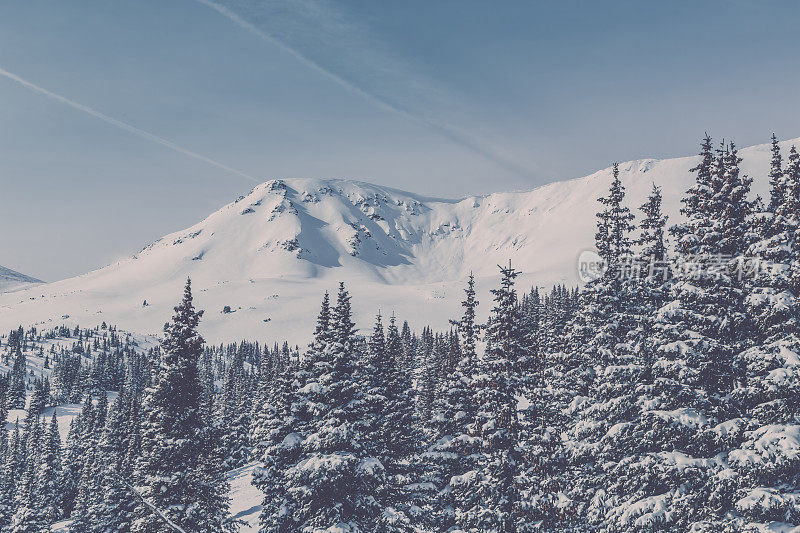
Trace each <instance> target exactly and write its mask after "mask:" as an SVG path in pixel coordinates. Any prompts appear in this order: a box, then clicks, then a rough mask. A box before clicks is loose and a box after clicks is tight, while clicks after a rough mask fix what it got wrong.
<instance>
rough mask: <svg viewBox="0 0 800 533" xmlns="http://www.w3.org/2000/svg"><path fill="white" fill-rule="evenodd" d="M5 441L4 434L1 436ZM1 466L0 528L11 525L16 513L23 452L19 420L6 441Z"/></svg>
mask: <svg viewBox="0 0 800 533" xmlns="http://www.w3.org/2000/svg"><path fill="white" fill-rule="evenodd" d="M2 437H3V439H4V440H6V435H5V433H4V434H3V435H2ZM6 442H7V444H6V445H5V452H4V456H3V465H2V470H1V471H0V473H1V474H2V476H0V528H6V527H9V526H10V525H11V520H12V518H13V516H14V511H16V504H15V499H16V494H17V488H18V486H19V482H20V473H21V472H22V469H23V456H24V450H23V448H22V446H23V444H22V441H21V437H20V433H19V420H17V422H16V423H15V424H14V429H12V430H11V432H10V434H9V435H8V438H7V440H6Z"/></svg>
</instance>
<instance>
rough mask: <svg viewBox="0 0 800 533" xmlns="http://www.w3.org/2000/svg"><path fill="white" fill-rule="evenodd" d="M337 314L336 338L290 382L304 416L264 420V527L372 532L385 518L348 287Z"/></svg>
mask: <svg viewBox="0 0 800 533" xmlns="http://www.w3.org/2000/svg"><path fill="white" fill-rule="evenodd" d="M331 319H332V320H331V323H330V326H329V328H330V337H329V339H330V340H329V341H328V342H327V343H326V344H325V346H324V347H322V349H321V350H320V349H319V348H318V347H315V348H314V349H312V351H311V352H310V353H309V354H307V356H306V359H305V361H304V362H303V374H302V381H300V380H293V381H296V382H292V383H287V384H286V385H287V386H288V387H289V390H287V391H286V392H285V394H286V395H287V396H288V397H287V398H286V399H285V405H287V406H289V407H290V409H291V410H292V411H293V412H295V413H296V414H294V415H293V416H292V417H285V418H282V419H278V420H274V419H272V420H271V421H270V418H272V417H269V418H268V419H267V420H262V421H260V423H259V426H260V427H261V431H259V434H260V435H259V439H258V442H259V444H257V447H256V449H257V450H265V453H264V456H263V459H264V462H265V466H264V468H263V469H262V470H261V471H259V474H258V476H257V477H256V479H255V480H254V482H255V483H256V484H257V486H259V488H260V489H261V490H262V491H263V492H264V494H265V499H264V509H263V511H262V514H261V517H260V523H261V526H260V530H261V531H264V532H267V531H304V530H307V531H319V530H323V531H324V530H332V529H336V530H341V531H362V530H366V531H370V530H373V528H374V527H375V523H376V519H377V517H378V516H379V515H380V511H381V509H380V505H379V503H378V502H377V501H376V500H375V494H376V493H377V494H380V493H382V492H383V491H382V487H381V486H382V485H383V483H384V467H383V465H382V464H381V462H380V461H379V460H378V459H377V458H375V457H374V456H372V455H371V454H370V451H369V450H370V447H371V446H370V443H369V440H370V435H369V434H368V431H369V428H368V425H367V424H365V420H364V418H363V415H364V408H363V407H364V405H365V394H364V392H363V390H362V387H361V386H360V384H359V383H358V382H357V381H356V380H357V378H358V376H357V373H356V357H355V356H356V342H355V341H356V339H355V337H354V333H355V325H354V323H353V321H352V316H351V307H350V295H349V294H348V292H347V290H346V289H345V287H344V284H340V286H339V293H338V295H337V303H336V307H335V308H334V309H333V312H332V314H331ZM298 377H300V376H298ZM274 408H275V407H274V404H273V405H270V406H267V409H269V411H273V410H274Z"/></svg>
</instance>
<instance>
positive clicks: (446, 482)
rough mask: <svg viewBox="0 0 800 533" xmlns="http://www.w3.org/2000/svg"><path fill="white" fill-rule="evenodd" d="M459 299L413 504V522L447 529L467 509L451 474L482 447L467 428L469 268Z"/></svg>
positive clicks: (470, 466)
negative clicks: (449, 366) (454, 349)
mask: <svg viewBox="0 0 800 533" xmlns="http://www.w3.org/2000/svg"><path fill="white" fill-rule="evenodd" d="M464 292H465V296H466V297H465V299H464V300H463V301H462V302H461V306H462V307H463V308H464V313H463V315H462V317H461V320H460V321H458V322H456V324H457V325H458V327H459V330H460V331H461V332H462V343H463V344H462V346H463V349H462V350H461V351H460V356H461V357H460V359H459V360H458V361H457V362H456V364H455V368H454V369H453V370H452V372H450V373H448V374H447V375H446V377H445V379H444V380H443V382H442V388H441V390H440V391H439V393H438V394H437V395H436V399H435V400H434V402H433V405H432V409H431V412H432V415H431V420H430V422H429V424H428V427H429V428H430V431H431V437H430V439H429V441H430V445H429V446H428V447H427V449H426V450H424V451H423V453H422V454H421V456H420V460H419V462H420V463H421V464H422V466H423V467H422V468H419V469H418V471H417V472H416V475H417V476H418V479H417V485H416V486H417V491H416V494H415V496H416V504H417V506H418V507H419V508H420V513H419V520H418V521H419V523H420V524H422V525H423V527H424V529H425V530H426V531H450V530H451V529H453V528H459V527H460V526H461V524H459V523H457V521H456V516H457V515H459V516H463V515H464V514H465V513H466V512H467V511H468V509H467V508H464V507H463V506H460V505H459V504H460V503H461V502H460V501H455V500H454V498H453V491H452V488H451V480H453V479H455V480H456V482H459V481H461V480H462V479H464V478H463V477H462V476H465V475H470V473H474V472H475V471H476V469H477V468H478V459H479V457H480V456H481V454H482V453H483V449H482V445H483V441H482V440H481V439H480V438H479V437H477V436H475V435H473V434H472V433H471V432H473V431H474V429H475V423H476V419H475V417H476V412H477V405H476V398H475V391H474V389H473V386H472V385H473V379H474V377H475V374H476V364H477V354H476V352H475V343H476V341H477V325H476V323H475V314H476V308H477V306H478V301H477V299H476V298H475V278H474V276H473V275H472V274H471V273H470V276H469V278H468V280H467V287H466V289H465V290H464Z"/></svg>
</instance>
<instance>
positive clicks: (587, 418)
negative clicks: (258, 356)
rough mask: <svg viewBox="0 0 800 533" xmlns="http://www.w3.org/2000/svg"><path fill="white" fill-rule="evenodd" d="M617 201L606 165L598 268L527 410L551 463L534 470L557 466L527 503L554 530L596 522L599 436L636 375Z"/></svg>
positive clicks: (620, 408) (626, 238)
mask: <svg viewBox="0 0 800 533" xmlns="http://www.w3.org/2000/svg"><path fill="white" fill-rule="evenodd" d="M624 200H625V187H624V186H623V185H622V182H621V180H620V177H619V167H618V165H617V164H614V166H613V167H612V180H611V185H610V187H609V192H608V196H606V197H601V198H599V199H598V201H599V202H600V203H601V204H602V205H603V206H604V209H603V210H602V211H600V212H598V213H597V228H598V231H597V233H596V234H595V246H596V248H597V250H598V253H599V255H600V257H601V258H602V260H603V263H604V266H605V268H604V270H603V271H602V274H601V275H600V277H598V278H596V279H592V280H589V281H588V282H587V283H586V285H585V286H584V287H583V288H582V290H581V293H580V296H579V300H578V308H577V310H576V312H575V315H574V316H573V318H572V320H571V321H570V323H569V324H568V326H567V327H566V328H565V340H564V342H563V351H558V352H555V353H553V354H552V355H551V356H550V358H549V360H548V361H547V365H546V368H545V369H544V383H547V386H546V387H542V388H541V389H540V392H539V396H541V397H540V398H534V403H533V411H534V412H538V413H541V414H538V415H537V416H542V417H545V421H544V422H543V423H541V424H539V426H540V429H539V431H543V432H544V433H543V434H542V435H540V436H539V435H537V434H536V433H534V434H533V435H532V438H533V439H534V444H535V445H536V446H538V447H540V448H551V450H550V451H551V452H552V453H554V458H553V460H552V461H545V462H544V464H538V465H536V468H538V469H539V470H544V471H555V469H559V468H560V469H561V470H562V471H561V473H560V474H559V475H557V476H556V477H557V478H558V482H557V483H554V484H553V488H554V490H555V491H556V492H555V493H553V492H550V493H539V494H538V496H537V498H539V499H540V500H541V502H542V503H541V504H540V505H538V506H535V508H536V507H538V516H540V517H541V516H542V515H543V512H542V511H543V510H544V511H546V510H547V507H548V506H550V507H551V508H552V509H553V511H554V512H553V513H552V514H551V515H550V516H547V515H544V519H545V520H546V521H548V520H549V522H548V523H550V524H551V525H552V524H553V520H554V519H559V520H561V523H560V525H559V527H567V526H570V527H571V526H572V525H576V524H575V522H586V521H587V520H589V521H591V522H592V523H596V521H597V520H598V517H597V516H596V512H595V511H592V510H591V509H592V507H593V503H592V498H594V497H595V496H596V493H597V490H598V488H599V487H601V486H602V483H603V481H602V480H603V479H604V476H605V472H604V470H603V468H602V466H603V465H602V462H601V460H600V458H599V457H598V452H599V449H600V447H601V441H602V439H603V438H604V435H605V434H606V432H607V430H608V429H609V428H610V427H611V426H613V425H614V424H616V423H618V422H620V421H621V420H624V419H625V418H626V417H627V416H628V409H630V402H631V395H632V394H634V391H633V389H632V388H631V383H632V382H635V380H636V379H637V378H638V376H639V374H640V372H641V368H640V367H638V366H637V365H636V356H635V354H634V353H633V351H632V349H631V347H630V345H629V340H630V339H629V335H630V333H631V332H632V331H634V330H635V329H636V328H637V326H638V314H637V308H636V303H635V298H634V297H635V294H636V293H635V287H636V283H637V279H636V278H637V275H636V274H637V272H636V269H635V265H636V263H635V261H634V259H635V258H634V254H633V245H634V241H633V238H632V235H631V233H632V231H633V230H634V229H635V227H634V225H633V218H634V216H633V214H632V213H631V212H630V210H629V209H628V208H627V206H625V205H624ZM565 413H567V414H568V416H566V417H565V416H564V414H565ZM554 435H562V438H563V439H564V440H565V442H564V443H563V446H562V447H561V449H560V450H559V449H558V448H559V446H558V445H556V444H554V443H553V442H552V441H551V439H552V436H554ZM605 459H606V460H608V459H609V458H608V457H606V458H605ZM531 477H532V479H537V478H538V477H539V476H531ZM553 515H555V516H553ZM578 516H580V517H581V518H580V520H577V517H578Z"/></svg>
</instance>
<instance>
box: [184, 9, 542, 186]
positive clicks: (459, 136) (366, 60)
mask: <svg viewBox="0 0 800 533" xmlns="http://www.w3.org/2000/svg"><path fill="white" fill-rule="evenodd" d="M196 1H197V2H199V3H200V4H203V5H204V6H207V7H209V8H211V9H213V10H214V11H216V12H218V13H219V14H221V15H223V16H225V17H226V18H228V19H229V20H231V21H232V22H234V23H235V24H237V25H239V26H240V27H242V28H244V29H245V30H247V31H249V32H251V33H252V34H254V35H256V36H258V37H259V38H261V39H264V40H265V41H267V42H269V43H271V44H273V45H275V46H277V47H279V48H280V49H282V50H284V51H286V52H288V53H289V54H291V55H293V56H294V57H296V58H297V59H299V60H300V61H301V62H302V63H304V64H305V65H307V66H309V67H310V68H312V69H313V70H315V71H317V72H319V73H320V74H322V75H324V76H326V77H328V78H330V79H331V80H333V81H334V82H336V83H338V84H339V85H341V86H343V87H345V88H346V89H348V90H350V91H352V92H353V93H355V94H357V95H359V96H361V97H363V98H364V99H366V100H367V101H369V102H371V103H372V104H374V105H376V106H378V107H380V108H383V109H387V110H390V111H393V112H395V113H398V114H400V115H402V116H404V117H407V118H409V119H411V120H413V121H415V122H418V123H421V124H422V125H424V126H425V127H426V128H428V129H429V130H432V131H434V132H436V133H438V134H439V135H442V136H443V137H445V138H447V139H449V140H450V141H452V142H454V143H456V144H458V145H460V146H462V147H464V148H466V149H468V150H469V151H471V152H473V153H475V154H477V155H479V156H481V157H483V158H484V159H487V160H489V161H491V162H493V163H494V164H496V165H498V166H500V167H502V168H504V169H506V170H507V171H509V172H511V173H513V174H516V175H518V176H521V177H524V178H526V179H530V178H532V172H531V171H530V169H527V168H524V167H523V166H521V165H519V164H517V163H516V162H514V161H512V160H511V159H510V158H508V157H506V156H505V155H503V154H502V153H500V152H499V151H498V150H497V148H496V147H494V146H491V145H490V143H488V142H486V141H484V140H482V139H479V138H477V137H475V136H474V135H472V134H471V133H469V132H467V131H465V130H464V129H463V128H459V127H457V126H455V125H453V124H451V123H450V122H449V121H448V120H446V119H444V118H443V117H442V112H441V110H442V109H444V108H447V107H452V105H451V104H449V102H451V101H452V100H453V98H452V97H451V96H449V95H447V96H445V95H444V94H442V92H441V91H440V90H438V89H437V88H436V87H435V86H433V85H432V84H431V83H429V82H427V80H425V79H423V78H421V77H420V76H418V75H416V74H414V73H413V72H412V70H411V69H409V68H406V66H405V65H403V64H402V62H401V61H400V60H398V59H397V58H395V57H392V56H391V55H390V54H387V53H382V52H381V51H380V47H379V46H377V44H376V43H375V42H374V41H375V40H374V39H371V38H370V36H369V35H368V34H367V32H366V30H365V29H364V28H363V27H361V26H360V25H358V24H356V23H355V22H354V21H353V20H352V19H349V18H348V17H346V16H345V14H344V13H342V12H341V11H340V10H337V9H336V8H335V7H334V6H332V5H331V4H328V3H325V2H322V1H319V0H305V1H303V0H292V1H284V0H270V1H267V2H259V3H258V4H257V5H254V4H255V3H254V2H252V1H250V0H222V1H217V0H196ZM254 7H255V9H253V8H254Z"/></svg>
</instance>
